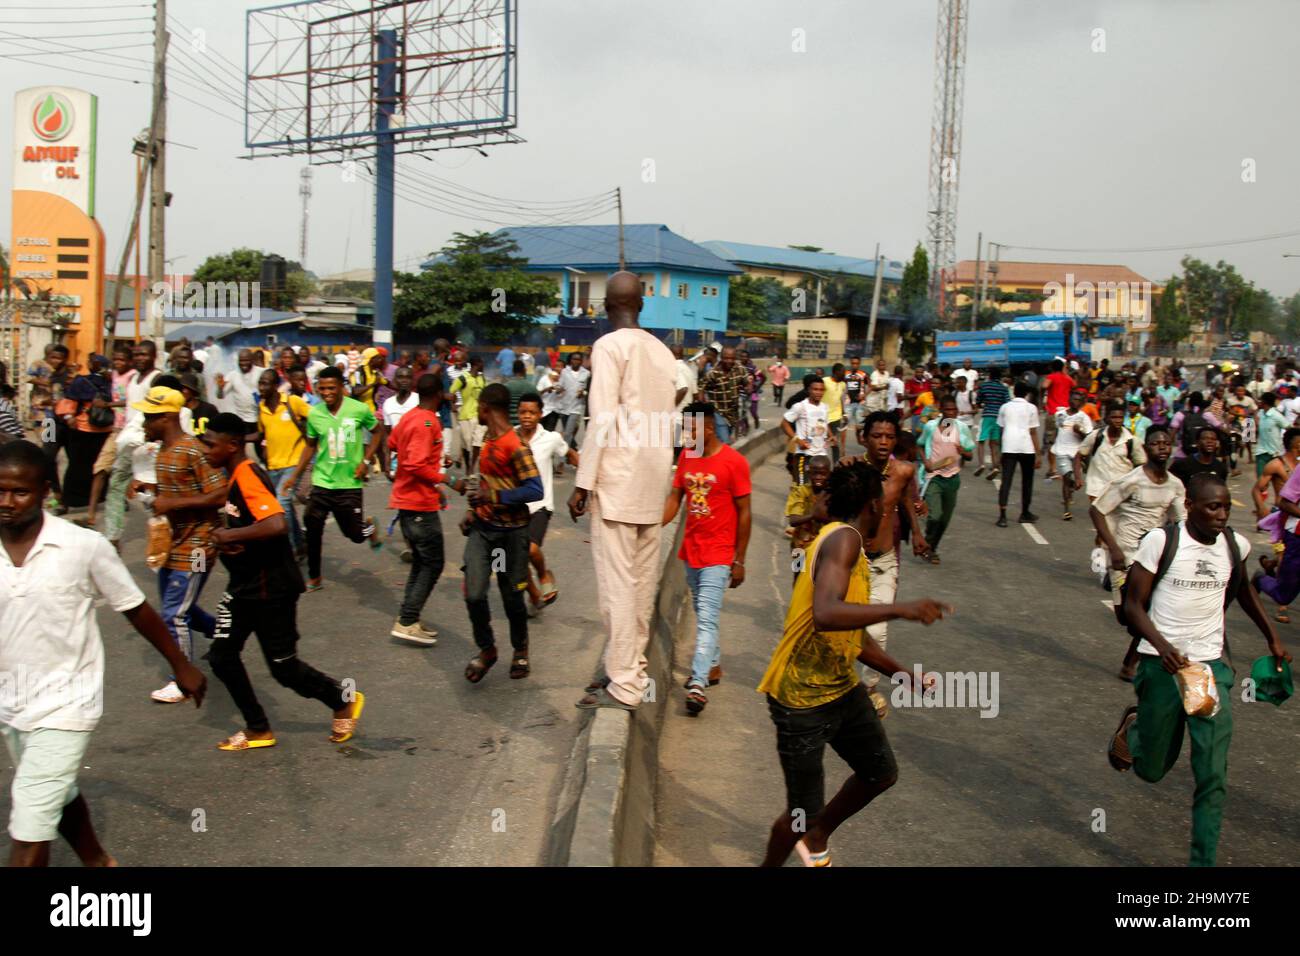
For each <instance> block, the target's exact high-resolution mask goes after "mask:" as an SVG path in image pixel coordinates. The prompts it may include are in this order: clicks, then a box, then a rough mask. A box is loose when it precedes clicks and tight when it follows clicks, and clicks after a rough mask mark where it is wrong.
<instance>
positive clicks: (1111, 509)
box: [1088, 425, 1187, 681]
mask: <svg viewBox="0 0 1300 956" xmlns="http://www.w3.org/2000/svg"><path fill="white" fill-rule="evenodd" d="M1173 448H1174V446H1173V435H1172V433H1171V432H1170V431H1169V429H1167V428H1165V427H1164V426H1163V425H1152V426H1151V427H1150V428H1149V429H1147V443H1146V446H1145V447H1144V449H1143V451H1144V452H1145V458H1146V461H1145V463H1144V464H1142V465H1139V466H1138V467H1136V468H1134V469H1133V470H1132V471H1130V472H1129V473H1128V474H1126V475H1124V476H1122V477H1120V478H1116V479H1115V480H1114V481H1112V482H1111V483H1110V484H1108V485H1107V486H1106V487H1105V489H1104V490H1103V491H1102V493H1101V495H1100V496H1099V497H1098V498H1097V500H1096V501H1094V502H1093V503H1092V505H1091V506H1090V507H1089V508H1088V517H1089V518H1090V519H1091V520H1092V526H1093V527H1094V528H1096V529H1097V538H1098V540H1100V541H1101V544H1102V547H1104V548H1105V549H1106V553H1107V555H1108V556H1109V557H1110V584H1111V588H1112V590H1113V592H1114V595H1115V604H1116V605H1119V604H1121V603H1122V602H1123V588H1124V582H1125V580H1126V579H1127V577H1128V572H1129V568H1130V566H1131V565H1132V564H1133V561H1134V559H1135V557H1136V555H1137V553H1138V546H1139V545H1140V544H1141V542H1142V536H1143V535H1144V534H1146V533H1147V532H1148V531H1150V530H1151V529H1152V528H1159V527H1161V526H1162V525H1165V524H1168V523H1169V522H1171V521H1182V520H1183V519H1184V518H1186V517H1187V512H1186V510H1185V508H1184V503H1183V502H1184V498H1185V490H1186V489H1185V488H1184V486H1183V483H1182V482H1181V481H1180V480H1179V479H1178V477H1177V476H1175V475H1172V474H1170V473H1169V468H1168V466H1169V456H1170V455H1171V454H1172V453H1173ZM1137 654H1138V651H1137V640H1136V639H1134V640H1133V642H1132V643H1131V644H1130V645H1129V649H1128V652H1127V653H1126V654H1125V655H1124V663H1123V664H1122V665H1121V666H1120V671H1119V679H1120V680H1123V681H1131V680H1133V675H1134V674H1135V673H1136V672H1137V665H1138V657H1137Z"/></svg>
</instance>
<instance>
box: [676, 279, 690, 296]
mask: <svg viewBox="0 0 1300 956" xmlns="http://www.w3.org/2000/svg"><path fill="white" fill-rule="evenodd" d="M690 295H691V287H690V286H689V285H687V284H686V283H685V282H679V283H677V298H679V299H688V298H690Z"/></svg>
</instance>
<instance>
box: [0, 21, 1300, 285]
mask: <svg viewBox="0 0 1300 956" xmlns="http://www.w3.org/2000/svg"><path fill="white" fill-rule="evenodd" d="M91 2H98V3H102V4H103V5H104V8H105V12H104V13H102V14H101V13H99V12H91V11H85V10H78V11H73V12H66V13H61V12H57V11H60V10H65V9H67V8H69V7H73V6H86V5H88V4H89V3H91ZM258 5H259V4H249V3H244V2H240V0H170V3H169V7H170V11H171V13H172V15H173V16H174V17H176V18H177V19H179V20H180V21H181V22H183V23H184V24H185V25H186V26H188V27H190V28H192V29H198V30H203V31H204V36H203V39H204V40H205V42H206V45H207V52H206V53H198V52H195V53H193V55H192V60H191V62H192V63H193V64H194V69H196V70H197V71H199V72H200V73H203V74H207V73H212V72H213V71H212V70H211V69H210V67H209V65H208V64H209V62H213V60H212V58H213V57H214V56H215V54H216V53H220V54H222V55H223V56H224V57H226V58H228V59H229V60H230V61H233V62H234V63H236V64H240V65H241V66H242V64H243V62H244V10H245V9H248V8H250V7H255V6H258ZM13 6H29V7H32V8H34V9H29V10H20V9H13ZM13 6H7V5H4V4H0V30H3V31H4V32H3V33H0V52H3V53H6V54H9V53H19V52H23V53H29V52H34V50H35V49H40V48H42V46H41V45H40V44H30V43H28V41H25V40H18V39H16V36H26V37H39V38H41V39H43V40H47V41H57V42H61V43H65V44H67V45H68V46H72V47H88V46H101V47H110V46H122V45H132V46H130V47H129V48H124V49H120V50H116V51H115V52H113V53H112V54H108V55H109V56H113V57H123V58H136V57H138V58H141V59H142V60H144V59H147V58H148V57H149V55H150V50H149V48H148V46H147V45H142V46H138V47H136V46H134V44H148V43H149V42H150V36H149V35H148V34H147V33H143V32H142V33H140V34H138V35H136V34H130V33H128V31H132V30H142V31H147V30H149V29H150V23H149V21H148V20H145V19H142V20H138V21H136V20H130V21H125V22H122V23H112V24H109V23H101V24H93V23H91V22H88V21H91V20H94V19H116V18H128V17H148V16H149V15H150V14H151V9H152V7H151V6H149V5H145V4H144V3H143V0H123V2H121V3H116V2H113V0H75V2H69V0H47V2H45V3H43V4H40V5H38V4H36V3H35V2H34V0H26V2H25V3H24V4H15V5H13ZM970 6H971V8H972V9H971V14H970V27H969V37H968V58H967V64H966V91H965V118H964V124H963V144H962V154H961V194H960V204H959V212H958V257H959V258H973V257H974V253H975V243H976V233H977V232H978V231H981V230H982V231H983V233H984V237H985V239H986V240H988V239H993V240H995V241H999V242H1003V243H1008V244H1012V245H1016V246H1038V247H1068V248H1087V249H1105V250H1125V249H1131V248H1134V247H1151V246H1161V247H1163V246H1177V247H1179V248H1178V250H1177V251H1169V252H1158V253H1133V252H1124V251H1109V252H1098V253H1049V252H1035V251H1029V250H1025V249H1008V250H1006V251H1005V252H1004V253H1003V258H1004V259H1037V260H1044V261H1080V262H1119V263H1124V264H1127V265H1130V266H1132V267H1133V268H1135V269H1136V270H1138V271H1139V272H1141V273H1143V274H1144V275H1146V276H1147V277H1148V278H1150V279H1152V280H1154V281H1163V280H1164V279H1165V278H1167V277H1168V275H1169V274H1170V273H1171V271H1173V270H1174V269H1175V268H1176V267H1177V263H1178V260H1179V259H1180V258H1181V255H1182V254H1183V252H1182V250H1183V249H1184V248H1186V247H1187V246H1190V245H1192V244H1195V243H1208V242H1221V241H1223V240H1228V239H1245V238H1251V237H1257V236H1264V235H1270V234H1275V233H1282V232H1291V231H1300V170H1298V169H1297V163H1296V158H1297V156H1300V124H1297V122H1296V119H1295V117H1296V94H1297V90H1300V84H1297V82H1296V81H1297V74H1298V73H1300V67H1298V66H1297V57H1296V55H1295V37H1296V36H1297V33H1298V30H1300V4H1297V3H1295V2H1294V0H1213V2H1212V0H1093V2H1088V0H974V2H973V3H971V4H970ZM935 18H936V5H935V3H933V2H929V0H906V2H900V0H892V2H877V0H802V2H794V0H787V2H783V0H654V2H632V0H521V3H520V14H519V58H518V66H519V127H518V133H519V134H520V135H522V136H523V137H524V138H525V139H526V140H527V142H526V143H524V144H521V145H511V146H501V147H495V148H492V149H490V150H489V152H490V156H489V157H488V158H484V157H481V156H479V155H477V154H476V153H473V152H470V151H465V150H457V151H450V152H443V153H440V154H437V155H436V156H435V157H434V163H432V164H431V163H430V162H429V161H428V160H424V159H419V158H410V157H406V158H402V159H400V160H399V173H400V170H401V168H402V167H403V166H405V165H407V164H412V166H413V168H416V169H420V170H423V171H431V172H433V173H435V174H436V175H439V176H441V177H444V178H447V179H451V180H454V181H455V182H457V183H460V184H463V185H465V186H467V187H471V188H474V189H477V190H480V191H483V192H486V193H490V194H493V195H497V196H507V197H513V198H525V199H533V200H555V199H567V198H570V197H577V196H585V195H589V194H592V193H597V192H600V191H603V190H605V189H611V188H613V187H614V186H622V187H623V190H624V196H625V204H626V214H627V219H628V221H630V222H662V223H666V224H668V225H669V226H670V227H671V228H673V229H674V230H676V231H678V232H680V233H682V234H683V235H685V236H686V237H688V238H690V239H694V240H706V239H724V240H732V241H738V242H755V243H763V244H769V245H786V244H790V243H811V244H814V245H819V246H823V247H825V248H826V249H827V250H829V251H833V252H837V253H842V254H846V255H856V256H864V257H869V256H871V255H872V253H873V251H874V249H875V244H876V243H877V242H880V243H881V244H882V248H883V251H884V252H885V253H886V254H887V255H888V256H890V257H892V258H895V259H901V258H904V257H906V256H907V255H909V254H910V252H911V249H912V247H913V245H914V244H915V242H916V241H917V240H918V239H924V237H925V228H926V222H925V216H926V208H927V177H928V152H929V142H930V112H931V99H932V88H933V76H934V64H933V53H934V33H935ZM56 21H57V24H58V25H56ZM796 29H801V30H803V31H804V36H805V42H806V51H805V52H796V51H794V50H793V49H792V35H793V31H794V30H796ZM1098 29H1101V30H1104V31H1105V35H1104V36H1105V47H1106V49H1105V52H1104V53H1099V52H1093V49H1092V48H1093V46H1094V45H1095V34H1094V31H1096V30H1098ZM118 32H122V33H127V35H122V36H109V35H108V34H109V33H118ZM94 33H97V34H102V36H83V35H84V34H94ZM173 42H175V43H178V44H182V45H186V46H188V45H190V44H191V43H192V38H191V37H190V36H189V35H186V34H185V33H183V32H178V34H177V35H176V37H175V39H174V41H173ZM90 56H92V57H99V58H101V59H102V58H103V57H105V54H103V53H100V54H91V55H90ZM222 66H223V67H224V64H222ZM72 69H76V70H85V71H89V72H92V73H103V74H110V73H112V74H116V75H118V76H133V77H136V78H138V79H140V80H143V81H144V82H143V83H141V84H131V83H128V82H121V81H118V80H111V79H102V78H98V77H94V76H86V75H82V74H79V73H73V72H69V70H72ZM173 75H174V76H175V77H176V78H177V80H179V81H188V82H177V83H176V84H175V86H174V89H175V91H176V92H177V93H178V94H184V95H185V96H189V97H191V98H192V99H195V100H198V101H199V102H201V103H205V104H209V106H207V107H204V106H198V105H195V104H193V103H189V102H185V101H184V100H181V99H173V100H171V105H170V114H169V124H170V138H171V139H172V141H173V144H174V145H173V148H172V150H171V151H170V153H169V155H168V164H169V169H168V186H169V188H170V190H171V191H172V192H173V193H174V194H175V198H174V200H173V203H172V207H171V209H170V211H169V215H168V237H167V256H168V258H172V257H180V258H179V259H178V261H176V262H175V263H174V265H173V266H172V268H173V269H174V270H178V271H192V270H193V269H194V268H195V267H196V266H197V265H198V264H199V263H200V262H201V261H202V260H203V258H204V257H205V256H207V255H209V254H211V253H215V252H223V251H226V250H229V249H230V248H233V247H235V246H254V247H260V248H263V249H266V250H268V251H276V252H280V253H282V254H284V255H286V256H288V257H290V258H294V257H296V256H297V247H298V226H299V217H300V203H299V198H298V191H297V190H298V176H299V170H300V169H301V167H302V165H303V163H302V161H301V160H300V159H298V158H281V159H259V160H256V161H247V160H242V159H239V158H237V157H239V156H240V155H241V154H243V153H244V152H245V150H244V147H243V129H242V123H237V122H232V121H231V119H228V118H224V117H222V116H219V115H216V114H214V112H212V109H213V108H215V109H217V110H219V111H221V112H224V113H226V114H228V116H229V117H232V118H236V119H237V118H238V116H239V110H238V109H237V108H236V107H235V106H233V105H230V104H226V103H223V102H221V101H220V100H216V99H214V97H213V95H212V94H211V93H210V92H209V91H208V90H207V89H201V88H199V87H198V86H197V85H196V83H197V81H195V80H193V79H192V78H190V77H188V76H187V75H186V74H185V73H184V72H183V71H175V72H174V74H173ZM214 75H215V77H216V78H215V79H213V80H211V81H210V82H209V83H207V84H205V86H206V87H210V88H213V89H218V88H222V87H223V84H224V83H225V82H232V81H230V80H227V79H226V77H228V76H229V71H228V69H227V70H219V71H215V74H214ZM0 79H2V80H3V88H4V90H5V91H6V95H5V96H4V97H3V98H0V103H2V104H3V109H4V112H5V124H6V125H5V127H4V128H5V129H6V130H11V129H12V110H13V105H12V104H13V100H12V93H13V91H15V90H18V89H22V88H26V87H29V86H34V85H38V84H44V83H64V84H67V85H71V86H78V87H81V88H84V89H88V90H90V91H91V92H93V93H96V94H98V96H99V98H100V99H99V156H100V160H99V172H98V184H99V188H98V197H99V216H100V221H101V223H102V225H103V227H104V231H105V235H106V237H107V241H108V250H107V258H108V261H109V263H110V265H109V271H113V270H114V269H115V268H116V260H117V257H118V255H119V254H120V250H121V243H122V242H123V239H124V236H125V232H126V229H127V226H128V216H129V209H130V200H131V194H132V190H133V178H134V161H133V159H132V157H131V155H130V144H131V139H132V137H133V136H134V134H135V133H136V132H137V131H138V130H140V129H141V128H142V127H144V126H146V125H147V122H148V104H149V96H148V86H147V81H148V66H147V64H146V63H132V62H129V61H125V60H123V61H118V62H115V63H114V64H113V65H112V66H110V65H109V64H108V62H107V61H104V62H100V63H95V62H88V61H87V60H85V59H74V58H53V57H49V58H47V57H43V56H41V57H32V58H30V59H25V60H23V61H22V62H21V63H20V62H16V61H14V60H12V59H0ZM184 147H193V148H184ZM647 159H651V160H653V161H654V164H655V173H656V179H655V181H654V182H652V183H646V182H643V181H642V169H643V163H644V161H645V160H647ZM1245 159H1252V160H1254V164H1255V178H1256V181H1255V182H1251V183H1245V182H1243V181H1242V163H1243V160H1245ZM11 162H12V156H11V152H10V151H9V150H8V149H6V150H4V151H0V163H3V164H4V168H3V171H2V172H3V176H4V177H5V179H6V181H8V180H9V178H10V176H11V169H10V164H11ZM401 188H402V187H401V186H399V190H400V189H401ZM314 189H315V194H314V196H313V199H312V203H311V227H310V236H309V244H308V253H307V262H306V264H307V266H308V267H309V268H311V269H313V270H314V271H316V272H317V273H319V274H326V273H332V272H337V271H339V270H342V269H344V268H358V267H364V266H368V265H370V264H371V255H372V243H373V224H372V209H373V204H372V197H371V190H372V189H373V187H372V186H370V185H368V184H367V183H366V182H364V181H362V180H358V181H355V182H344V181H343V177H342V176H341V175H340V171H339V169H338V168H337V167H332V166H323V167H317V168H316V169H315V179H314ZM0 205H2V206H3V207H4V209H3V210H2V213H3V220H4V221H5V222H8V220H9V209H8V206H9V193H8V191H7V190H5V191H4V192H3V193H2V194H0ZM598 221H599V220H598ZM603 221H613V218H612V217H608V218H606V219H605V220H603ZM476 227H478V228H487V229H491V228H495V227H494V226H493V225H492V224H490V223H481V222H480V223H476V222H475V221H473V220H471V219H467V218H452V217H449V216H447V215H445V214H442V213H438V212H433V211H430V210H427V209H422V208H419V207H416V206H413V205H411V204H409V203H408V202H404V201H402V200H400V199H399V201H398V207H397V241H396V249H397V252H396V258H397V260H398V263H399V268H414V267H415V264H416V263H417V262H418V261H419V259H420V258H421V257H422V256H423V255H424V254H425V253H427V252H429V251H430V250H433V249H436V248H438V247H440V246H441V245H442V244H443V243H444V242H445V241H446V239H447V238H448V237H449V236H450V234H451V233H452V232H453V231H455V230H469V229H473V228H476ZM6 231H7V230H6ZM5 242H6V245H7V244H8V242H9V237H6V239H5ZM1191 251H1192V253H1193V254H1194V255H1197V256H1200V257H1201V258H1205V259H1208V260H1210V261H1211V262H1213V261H1216V260H1218V259H1220V258H1222V259H1226V260H1227V261H1229V262H1233V263H1235V264H1236V265H1237V267H1238V269H1239V270H1240V271H1241V272H1242V273H1243V274H1244V275H1245V276H1246V277H1247V278H1249V279H1253V280H1254V281H1255V282H1256V283H1257V284H1259V285H1261V286H1263V287H1265V288H1268V289H1270V290H1272V291H1273V292H1274V293H1276V294H1278V295H1280V296H1286V295H1290V294H1292V293H1293V292H1295V291H1297V290H1300V259H1283V258H1282V253H1283V252H1297V253H1300V236H1296V237H1294V238H1291V239H1280V240H1272V241H1267V242H1257V243H1253V244H1249V245H1237V246H1221V247H1213V248H1205V249H1199V250H1191Z"/></svg>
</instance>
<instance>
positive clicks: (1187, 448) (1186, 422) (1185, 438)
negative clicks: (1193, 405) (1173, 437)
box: [1178, 412, 1210, 455]
mask: <svg viewBox="0 0 1300 956" xmlns="http://www.w3.org/2000/svg"><path fill="white" fill-rule="evenodd" d="M1208 427H1210V423H1209V422H1207V421H1206V420H1205V416H1204V415H1202V414H1201V413H1200V412H1183V424H1182V427H1181V428H1180V429H1179V432H1178V443H1179V444H1180V445H1182V446H1183V454H1185V455H1194V454H1196V437H1197V436H1198V435H1199V434H1200V433H1201V429H1202V428H1208Z"/></svg>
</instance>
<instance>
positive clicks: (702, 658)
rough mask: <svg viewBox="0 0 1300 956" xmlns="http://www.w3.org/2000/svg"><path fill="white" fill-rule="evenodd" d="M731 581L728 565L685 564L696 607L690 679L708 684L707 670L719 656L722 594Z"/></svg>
mask: <svg viewBox="0 0 1300 956" xmlns="http://www.w3.org/2000/svg"><path fill="white" fill-rule="evenodd" d="M730 583H731V568H730V566H728V565H725V564H711V565H709V566H708V567H706V568H693V567H691V566H690V565H689V564H688V565H686V584H687V586H688V587H689V588H690V589H691V603H692V604H693V605H694V606H695V656H694V657H693V658H691V680H692V681H698V682H699V683H700V685H701V686H703V687H708V686H709V669H710V668H713V667H717V666H718V663H719V661H721V659H722V647H721V645H720V644H719V643H718V623H719V620H720V618H721V617H722V596H723V595H724V594H725V593H726V592H727V585H729V584H730Z"/></svg>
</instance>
